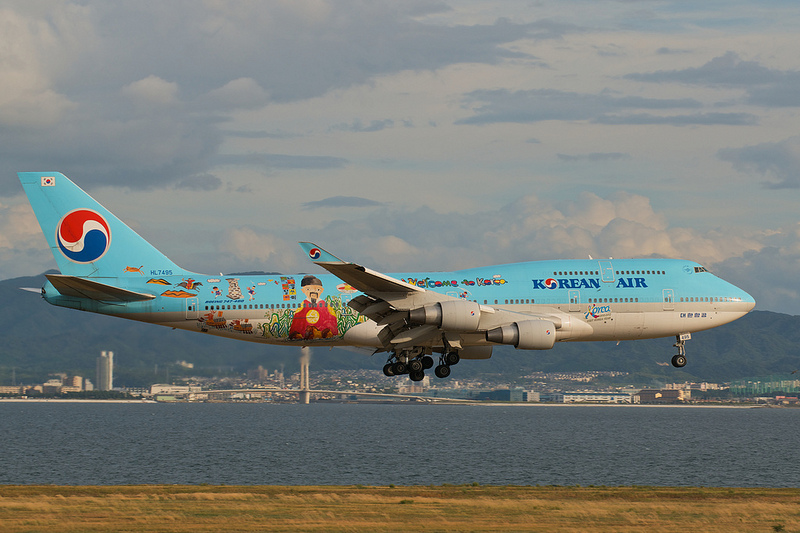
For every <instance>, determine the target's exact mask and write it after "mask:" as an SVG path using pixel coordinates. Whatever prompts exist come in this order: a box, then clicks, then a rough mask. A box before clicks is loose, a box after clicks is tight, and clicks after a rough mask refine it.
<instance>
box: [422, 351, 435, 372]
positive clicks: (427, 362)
mask: <svg viewBox="0 0 800 533" xmlns="http://www.w3.org/2000/svg"><path fill="white" fill-rule="evenodd" d="M422 368H424V369H425V370H429V369H431V368H433V357H431V356H430V355H426V356H425V357H423V358H422Z"/></svg>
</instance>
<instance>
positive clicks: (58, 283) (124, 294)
mask: <svg viewBox="0 0 800 533" xmlns="http://www.w3.org/2000/svg"><path fill="white" fill-rule="evenodd" d="M46 276H47V279H48V280H49V281H50V283H52V284H53V287H55V288H56V290H57V291H58V292H59V293H61V294H63V295H64V296H72V297H75V298H88V299H90V300H97V301H100V302H140V301H144V300H152V299H154V298H155V296H154V295H152V294H144V293H141V292H134V291H129V290H127V289H122V288H120V287H115V286H113V285H107V284H105V283H100V282H98V281H93V280H90V279H87V278H81V277H78V276H64V275H61V274H46Z"/></svg>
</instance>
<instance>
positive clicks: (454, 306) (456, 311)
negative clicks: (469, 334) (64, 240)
mask: <svg viewBox="0 0 800 533" xmlns="http://www.w3.org/2000/svg"><path fill="white" fill-rule="evenodd" d="M408 321H409V322H411V323H412V324H420V325H421V324H430V325H432V326H438V327H440V328H442V329H444V330H447V331H476V330H477V329H478V323H479V322H480V321H481V306H480V305H478V304H477V303H475V302H470V301H469V300H445V301H443V302H436V303H435V304H433V305H426V306H425V307H419V308H417V309H412V310H411V311H409V313H408Z"/></svg>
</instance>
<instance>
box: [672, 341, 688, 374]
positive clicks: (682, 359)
mask: <svg viewBox="0 0 800 533" xmlns="http://www.w3.org/2000/svg"><path fill="white" fill-rule="evenodd" d="M691 338H692V336H691V334H689V333H682V334H680V335H675V339H676V340H677V342H676V343H675V344H673V346H674V347H675V348H677V349H678V353H677V354H675V355H673V356H672V366H674V367H675V368H683V367H685V366H686V348H685V345H686V341H687V340H689V339H691Z"/></svg>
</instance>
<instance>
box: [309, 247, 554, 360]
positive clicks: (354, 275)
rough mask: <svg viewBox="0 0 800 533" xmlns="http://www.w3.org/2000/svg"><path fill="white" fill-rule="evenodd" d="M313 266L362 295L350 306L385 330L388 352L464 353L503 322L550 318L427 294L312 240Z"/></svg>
mask: <svg viewBox="0 0 800 533" xmlns="http://www.w3.org/2000/svg"><path fill="white" fill-rule="evenodd" d="M299 244H300V247H301V248H302V249H303V250H304V251H305V252H306V253H307V254H308V256H309V257H310V258H311V260H312V261H314V263H316V264H317V265H319V266H321V267H322V268H324V269H325V270H327V271H328V272H330V273H331V274H333V275H335V276H336V277H338V278H339V279H341V280H342V281H344V282H346V283H348V284H349V285H350V286H352V287H353V288H355V289H357V290H358V291H360V292H362V293H363V294H362V295H361V296H357V297H356V298H353V299H352V300H351V301H350V302H349V305H350V307H352V308H353V309H355V310H356V311H358V312H359V313H360V314H362V315H364V316H366V317H367V318H369V319H371V320H373V321H375V322H376V323H377V324H378V326H382V327H383V328H382V329H381V332H380V333H379V334H378V338H379V339H380V340H381V342H383V344H384V347H385V348H386V349H402V348H407V347H411V346H421V345H431V344H438V345H439V346H441V345H442V344H448V345H450V346H451V347H453V348H458V349H460V348H461V346H462V340H464V336H465V335H470V334H472V335H473V336H474V335H475V334H478V336H479V337H480V338H483V336H484V334H485V333H484V332H485V331H487V330H488V329H490V328H496V327H498V326H502V325H504V324H510V323H513V322H519V321H529V320H547V321H549V322H552V323H553V324H558V326H556V327H560V324H561V321H560V319H559V318H557V317H553V316H550V315H535V316H534V315H527V314H522V313H517V312H514V311H508V310H505V309H497V308H495V307H492V306H488V305H480V304H478V303H477V302H473V301H470V300H465V299H462V298H457V297H455V296H450V295H447V294H441V293H438V292H435V291H429V290H426V289H423V288H421V287H417V286H415V285H411V284H409V283H406V282H404V281H402V280H399V279H396V278H393V277H391V276H387V275H386V274H382V273H380V272H376V271H374V270H371V269H369V268H366V267H364V266H361V265H358V264H356V263H350V262H346V261H343V260H341V259H339V258H338V257H336V256H334V255H332V254H330V253H328V252H326V251H325V250H323V249H322V248H320V247H319V246H317V245H315V244H313V243H310V242H301V243H299Z"/></svg>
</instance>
